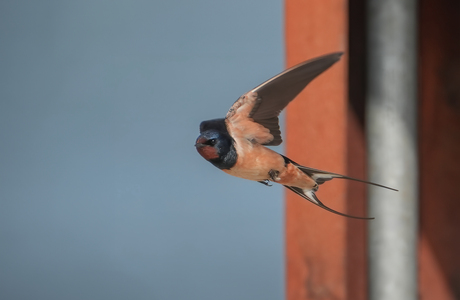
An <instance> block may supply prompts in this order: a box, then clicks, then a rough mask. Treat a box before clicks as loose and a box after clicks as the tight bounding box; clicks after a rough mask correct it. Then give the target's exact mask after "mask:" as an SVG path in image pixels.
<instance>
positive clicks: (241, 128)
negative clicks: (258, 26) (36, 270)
mask: <svg viewBox="0 0 460 300" xmlns="http://www.w3.org/2000/svg"><path fill="white" fill-rule="evenodd" d="M340 56H341V53H333V54H329V55H325V56H322V57H319V58H316V59H312V60H309V61H307V62H304V63H302V64H300V65H297V66H295V67H293V68H291V69H288V70H286V71H284V72H282V73H281V74H279V75H277V76H275V77H273V78H271V79H269V80H267V81H266V82H264V83H263V84H261V85H259V86H258V87H256V88H255V89H253V90H251V91H249V92H248V93H246V94H244V95H243V96H241V97H240V98H239V99H238V100H237V101H236V102H235V103H234V104H233V106H232V107H231V108H230V110H229V111H228V113H227V116H226V117H225V119H214V120H209V121H204V122H202V123H201V125H200V133H201V135H200V136H199V137H198V138H197V141H196V144H195V146H196V148H197V150H198V152H199V153H200V155H201V156H203V158H205V159H206V160H208V161H209V162H211V163H212V164H213V165H215V166H216V167H218V168H219V169H221V170H223V171H224V172H225V173H227V174H230V175H233V176H236V177H240V178H244V179H248V180H254V181H258V182H261V183H263V184H265V185H269V183H268V182H270V181H271V182H276V183H279V184H282V185H284V186H285V187H287V188H288V189H290V190H291V191H293V192H295V193H297V194H298V195H299V196H301V197H303V198H304V199H307V200H309V201H310V202H312V203H314V204H316V205H318V206H320V207H322V208H324V209H326V210H328V211H331V212H333V213H336V214H339V215H343V216H348V217H352V218H361V217H353V216H349V215H345V214H342V213H340V212H337V211H334V210H332V209H330V208H329V207H327V206H325V205H324V204H323V203H322V202H320V201H319V199H318V198H317V197H316V195H315V192H316V191H317V190H318V187H319V185H320V184H322V183H324V182H325V181H328V180H331V179H333V178H344V179H351V180H356V181H361V182H365V183H368V184H372V185H376V186H380V187H384V188H388V187H385V186H382V185H379V184H375V183H371V182H367V181H363V180H359V179H355V178H350V177H347V176H343V175H340V174H335V173H330V172H326V171H321V170H317V169H313V168H309V167H305V166H301V165H299V164H297V163H295V162H294V161H292V160H290V159H289V158H287V157H285V156H283V155H281V154H279V153H277V152H275V151H273V150H271V149H269V148H267V147H265V146H266V145H279V144H280V143H281V142H282V140H281V132H280V130H279V125H278V115H279V113H280V112H281V111H282V110H283V109H284V108H285V107H286V106H287V105H288V104H289V102H290V101H292V100H293V99H294V98H295V97H296V96H297V95H298V94H299V93H300V92H301V91H302V90H303V89H304V88H305V86H306V85H307V84H308V83H309V82H310V81H311V80H313V79H314V78H315V77H316V76H318V75H319V74H321V73H322V72H323V71H325V70H326V69H327V68H329V67H330V66H331V65H332V64H334V63H335V62H336V61H338V60H339V58H340ZM388 189H392V188H388ZM363 219H367V218H363Z"/></svg>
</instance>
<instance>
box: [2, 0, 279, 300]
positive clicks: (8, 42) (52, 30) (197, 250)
mask: <svg viewBox="0 0 460 300" xmlns="http://www.w3.org/2000/svg"><path fill="white" fill-rule="evenodd" d="M282 69H283V36H282V1H279V0H269V1H266V0H254V1H246V0H245V1H243V0H237V1H211V0H198V1H189V0H182V1H179V0H173V1H142V0H135V1H133V0H131V1H120V0H110V1H109V0H107V1H101V0H98V1H95V0H89V1H69V0H56V1H51V0H43V1H21V0H15V1H6V0H4V1H1V2H0V100H1V102H0V140H1V145H0V197H1V198H0V298H1V299H48V300H49V299H66V300H68V299H213V300H214V299H282V298H283V295H284V291H283V290H284V263H283V261H284V258H283V248H284V245H283V202H282V191H281V189H280V188H279V187H272V188H267V187H264V186H263V185H261V184H258V183H253V182H249V181H244V180H241V179H238V178H233V177H231V176H228V175H226V174H224V173H223V172H221V171H219V170H217V169H216V168H214V167H213V166H212V165H211V164H209V163H207V162H206V161H204V160H203V159H202V158H201V157H200V156H199V155H198V154H197V153H196V151H195V149H194V147H193V144H194V142H195V138H196V137H197V135H198V124H199V122H200V121H202V120H205V119H210V118H216V117H223V116H224V115H225V113H226V111H227V110H228V108H229V107H230V105H231V104H232V103H233V101H234V100H236V98H237V97H238V96H240V94H242V93H244V92H246V91H247V90H249V89H250V88H252V87H254V86H256V85H257V84H259V83H261V82H262V81H264V80H266V79H268V78H269V77H271V76H272V75H275V74H276V73H278V72H279V71H281V70H282ZM278 150H279V149H278Z"/></svg>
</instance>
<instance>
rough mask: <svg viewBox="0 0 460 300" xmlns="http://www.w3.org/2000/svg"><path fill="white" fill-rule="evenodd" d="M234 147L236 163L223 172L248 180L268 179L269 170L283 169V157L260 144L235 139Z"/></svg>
mask: <svg viewBox="0 0 460 300" xmlns="http://www.w3.org/2000/svg"><path fill="white" fill-rule="evenodd" d="M235 148H236V151H237V153H238V160H237V162H236V164H235V165H234V166H233V167H232V168H231V169H229V170H223V171H224V172H225V173H227V174H230V175H233V176H236V177H240V178H244V179H249V180H256V181H261V180H267V179H270V176H269V172H270V170H279V171H281V170H284V168H285V167H284V159H283V157H282V156H281V155H279V154H278V153H276V152H275V151H273V150H270V149H268V148H266V147H264V146H262V145H260V144H252V143H251V142H250V141H247V140H237V141H236V142H235Z"/></svg>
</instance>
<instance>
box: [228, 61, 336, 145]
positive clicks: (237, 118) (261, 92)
mask: <svg viewBox="0 0 460 300" xmlns="http://www.w3.org/2000/svg"><path fill="white" fill-rule="evenodd" d="M341 56H342V53H341V52H337V53H332V54H328V55H324V56H321V57H317V58H314V59H311V60H308V61H306V62H303V63H301V64H299V65H296V66H294V67H292V68H290V69H287V70H285V71H284V72H282V73H280V74H278V75H276V76H275V77H273V78H271V79H269V80H267V81H265V82H264V83H262V84H261V85H259V86H257V87H256V88H254V89H253V90H251V91H250V92H248V93H246V94H245V95H243V96H241V97H240V98H239V99H238V100H237V101H236V102H235V103H234V104H233V106H232V107H231V108H230V110H229V112H228V113H227V120H228V121H227V122H228V124H229V125H230V127H231V126H234V127H235V129H236V127H239V128H244V129H245V130H246V134H247V135H248V137H249V138H250V139H251V138H252V139H253V140H254V141H256V142H258V143H260V144H263V145H269V146H276V145H279V144H281V142H282V138H281V131H280V128H279V121H278V116H279V114H280V113H281V111H282V110H283V109H284V108H285V107H286V106H287V105H288V104H289V102H291V101H292V100H293V99H294V98H295V97H296V96H297V95H298V94H299V93H300V92H301V91H302V90H303V89H304V88H305V87H306V86H307V85H308V83H310V82H311V81H312V80H313V79H314V78H315V77H316V76H318V75H319V74H321V73H322V72H324V71H325V70H327V69H328V68H329V67H330V66H332V65H333V64H334V63H335V62H337V61H338V60H339V59H340V57H341ZM251 123H253V124H251Z"/></svg>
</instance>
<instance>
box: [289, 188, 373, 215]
mask: <svg viewBox="0 0 460 300" xmlns="http://www.w3.org/2000/svg"><path fill="white" fill-rule="evenodd" d="M285 187H287V188H288V189H290V190H291V191H293V192H294V193H296V194H297V195H299V196H300V197H302V198H304V199H306V200H308V201H310V202H311V203H313V204H315V205H318V206H319V207H321V208H323V209H325V210H327V211H330V212H331V213H334V214H337V215H341V216H344V217H348V218H353V219H363V220H372V219H374V218H367V217H356V216H351V215H347V214H344V213H341V212H338V211H336V210H333V209H332V208H329V207H327V206H326V205H324V204H323V203H322V202H321V201H319V199H318V197H316V195H315V192H314V191H309V192H308V193H304V191H302V189H300V188H298V187H294V186H287V185H285Z"/></svg>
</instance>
